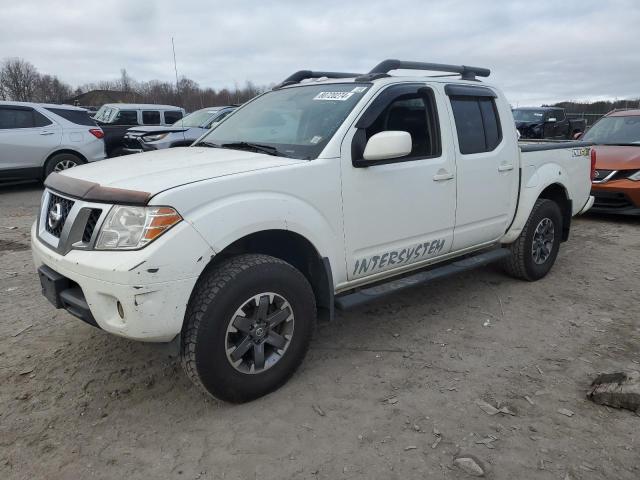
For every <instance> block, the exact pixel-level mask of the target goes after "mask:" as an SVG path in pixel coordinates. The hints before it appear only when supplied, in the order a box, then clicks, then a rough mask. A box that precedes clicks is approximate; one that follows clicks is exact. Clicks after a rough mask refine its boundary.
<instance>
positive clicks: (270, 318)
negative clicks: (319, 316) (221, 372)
mask: <svg viewBox="0 0 640 480" xmlns="http://www.w3.org/2000/svg"><path fill="white" fill-rule="evenodd" d="M294 324H295V319H294V315H293V310H292V308H291V305H290V304H289V302H288V301H287V300H286V299H285V298H284V297H283V296H281V295H279V294H277V293H273V292H265V293H260V294H258V295H254V296H253V297H251V298H249V299H248V300H246V301H245V302H244V303H243V304H242V306H241V307H240V308H238V309H237V310H236V312H235V314H234V315H233V317H232V318H231V320H230V321H229V325H228V326H227V331H226V334H225V348H226V353H227V360H229V363H230V364H231V366H232V367H233V368H235V369H236V370H238V371H239V372H242V373H246V374H255V373H262V372H264V371H265V370H268V369H269V368H271V367H273V366H274V365H275V364H276V363H278V362H279V361H280V359H282V357H283V356H284V353H285V352H286V351H287V348H289V345H290V343H291V338H292V337H293V330H294Z"/></svg>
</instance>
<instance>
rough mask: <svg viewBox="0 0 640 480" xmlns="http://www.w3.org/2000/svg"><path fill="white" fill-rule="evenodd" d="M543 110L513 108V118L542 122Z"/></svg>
mask: <svg viewBox="0 0 640 480" xmlns="http://www.w3.org/2000/svg"><path fill="white" fill-rule="evenodd" d="M543 118H544V111H542V110H518V109H516V110H514V111H513V119H514V120H515V121H516V122H542V120H543Z"/></svg>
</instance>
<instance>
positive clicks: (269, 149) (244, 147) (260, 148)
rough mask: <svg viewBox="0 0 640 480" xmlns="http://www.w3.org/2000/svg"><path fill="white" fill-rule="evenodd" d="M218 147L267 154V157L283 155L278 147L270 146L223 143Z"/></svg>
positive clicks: (248, 143)
mask: <svg viewBox="0 0 640 480" xmlns="http://www.w3.org/2000/svg"><path fill="white" fill-rule="evenodd" d="M217 146H219V147H222V148H232V149H236V150H254V151H257V152H260V153H266V154H267V155H282V153H280V151H279V150H278V149H277V148H276V147H272V146H270V145H261V144H259V143H250V142H231V143H223V144H222V145H217ZM282 156H284V155H282Z"/></svg>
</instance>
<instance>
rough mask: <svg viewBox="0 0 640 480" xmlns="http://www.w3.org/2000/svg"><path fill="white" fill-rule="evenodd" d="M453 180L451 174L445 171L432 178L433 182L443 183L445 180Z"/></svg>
mask: <svg viewBox="0 0 640 480" xmlns="http://www.w3.org/2000/svg"><path fill="white" fill-rule="evenodd" d="M452 178H453V173H449V172H447V171H443V172H442V173H436V174H435V175H434V176H433V181H434V182H443V181H445V180H451V179H452Z"/></svg>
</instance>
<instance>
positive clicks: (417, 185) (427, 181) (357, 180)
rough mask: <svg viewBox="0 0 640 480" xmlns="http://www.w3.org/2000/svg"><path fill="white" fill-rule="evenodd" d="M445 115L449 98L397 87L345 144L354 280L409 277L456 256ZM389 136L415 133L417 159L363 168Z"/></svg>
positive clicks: (346, 222)
mask: <svg viewBox="0 0 640 480" xmlns="http://www.w3.org/2000/svg"><path fill="white" fill-rule="evenodd" d="M442 111H446V105H445V102H444V98H443V97H442V95H441V94H439V93H438V92H435V91H433V90H432V89H431V88H429V87H427V86H426V85H425V84H401V85H391V86H389V87H387V88H386V89H384V90H382V92H381V93H380V94H379V95H378V96H377V97H376V98H375V99H374V100H373V102H372V103H371V104H370V105H369V107H368V108H367V109H366V110H365V111H364V113H363V114H362V115H361V117H360V118H359V119H358V120H357V121H356V123H355V124H354V126H353V127H352V129H351V130H350V131H349V133H348V134H347V135H346V136H345V139H344V141H343V144H342V185H343V188H342V201H343V215H344V225H345V227H344V229H345V248H346V258H347V278H348V279H349V280H355V279H358V278H362V277H368V276H371V275H376V274H379V273H382V272H384V271H392V270H395V271H398V270H402V269H403V268H404V267H407V266H409V265H412V264H413V265H415V264H420V263H426V262H427V261H430V260H432V259H435V258H437V257H439V256H442V255H445V254H446V253H448V252H449V251H450V249H451V241H452V237H453V226H454V218H455V202H456V185H455V180H454V179H455V162H454V153H453V151H452V150H451V139H450V137H449V136H448V132H449V129H448V128H444V129H442V131H441V128H440V120H439V118H438V115H439V112H442ZM445 118H446V117H445ZM382 131H405V132H409V133H410V134H411V137H412V145H413V149H412V151H411V153H410V154H409V155H408V156H406V157H401V158H396V159H391V160H384V161H382V162H380V163H376V164H374V165H370V166H366V167H358V166H356V165H357V164H358V160H361V158H362V153H363V152H364V147H365V145H366V142H367V140H368V139H369V138H371V136H373V135H374V134H376V133H379V132H382ZM443 133H444V139H443ZM354 161H355V164H356V165H354Z"/></svg>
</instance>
